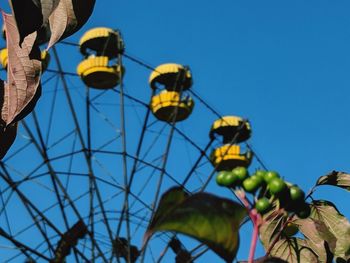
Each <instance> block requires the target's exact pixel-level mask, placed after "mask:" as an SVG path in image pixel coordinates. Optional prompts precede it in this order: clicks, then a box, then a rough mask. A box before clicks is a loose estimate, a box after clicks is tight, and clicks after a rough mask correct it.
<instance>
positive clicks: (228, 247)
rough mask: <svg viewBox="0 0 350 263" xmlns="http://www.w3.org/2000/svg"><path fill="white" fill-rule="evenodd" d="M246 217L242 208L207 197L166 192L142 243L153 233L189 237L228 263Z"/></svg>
mask: <svg viewBox="0 0 350 263" xmlns="http://www.w3.org/2000/svg"><path fill="white" fill-rule="evenodd" d="M245 216H246V210H245V208H244V207H243V206H241V205H239V204H238V203H236V202H233V201H231V200H229V199H225V198H220V197H217V196H215V195H212V194H208V193H197V194H194V195H192V196H188V194H187V193H185V192H184V191H183V190H182V189H181V188H172V189H170V190H169V191H168V192H166V193H165V194H164V195H163V196H162V198H161V200H160V203H159V206H158V208H157V211H156V213H155V216H154V218H153V220H152V221H151V223H150V225H149V227H148V229H147V232H146V234H145V238H144V239H145V240H146V241H147V240H148V239H149V238H150V237H151V236H152V235H153V234H154V233H155V232H156V231H174V232H178V233H182V234H185V235H188V236H191V237H193V238H195V239H197V240H199V241H201V242H203V243H204V244H206V245H207V246H208V247H209V248H211V249H212V250H213V251H214V252H215V253H217V254H218V255H219V256H220V257H222V258H223V259H225V260H226V261H228V262H231V261H232V260H233V259H234V257H235V256H236V252H237V249H238V244H239V235H238V229H239V226H240V224H241V222H242V220H243V219H244V218H245Z"/></svg>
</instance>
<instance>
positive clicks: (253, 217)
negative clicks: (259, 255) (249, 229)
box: [248, 209, 259, 263]
mask: <svg viewBox="0 0 350 263" xmlns="http://www.w3.org/2000/svg"><path fill="white" fill-rule="evenodd" d="M249 215H250V218H251V220H252V222H253V234H252V240H251V242H250V250H249V257H248V263H253V261H254V254H255V249H256V244H257V241H258V235H259V224H258V214H257V213H256V210H255V209H253V210H251V212H250V213H249Z"/></svg>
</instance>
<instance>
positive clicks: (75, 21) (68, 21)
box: [48, 0, 95, 49]
mask: <svg viewBox="0 0 350 263" xmlns="http://www.w3.org/2000/svg"><path fill="white" fill-rule="evenodd" d="M94 5H95V0H60V1H59V4H58V6H57V8H56V9H55V10H54V11H53V12H52V14H51V15H50V17H49V24H50V29H51V38H50V42H49V44H48V49H49V48H51V47H52V46H53V45H54V44H55V43H56V42H58V41H59V40H60V39H63V38H65V37H68V36H70V35H72V34H74V33H75V32H77V31H78V30H79V29H80V28H81V27H82V26H83V25H84V24H85V23H86V21H87V20H88V19H89V17H90V15H91V13H92V10H93V8H94Z"/></svg>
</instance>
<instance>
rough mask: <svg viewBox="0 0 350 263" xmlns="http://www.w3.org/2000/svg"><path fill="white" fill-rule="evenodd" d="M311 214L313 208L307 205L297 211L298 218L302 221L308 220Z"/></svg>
mask: <svg viewBox="0 0 350 263" xmlns="http://www.w3.org/2000/svg"><path fill="white" fill-rule="evenodd" d="M310 213H311V208H310V206H309V205H308V204H307V203H305V204H303V205H302V207H301V208H300V209H299V211H297V216H298V217H299V218H301V219H304V218H308V217H309V216H310Z"/></svg>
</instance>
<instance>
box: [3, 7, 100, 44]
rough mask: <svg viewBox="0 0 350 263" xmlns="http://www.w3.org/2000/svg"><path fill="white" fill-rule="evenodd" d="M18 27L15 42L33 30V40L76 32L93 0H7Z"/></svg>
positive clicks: (87, 15)
mask: <svg viewBox="0 0 350 263" xmlns="http://www.w3.org/2000/svg"><path fill="white" fill-rule="evenodd" d="M10 5H11V7H12V12H13V14H14V16H15V21H16V23H17V26H18V29H19V35H20V37H19V43H20V44H22V42H23V41H24V39H25V37H27V36H28V35H29V34H32V33H34V32H37V39H36V43H38V44H42V43H45V42H47V41H50V42H49V45H48V49H49V48H50V47H52V46H53V45H54V44H55V43H56V42H57V41H59V40H61V39H63V38H66V37H68V36H70V35H72V34H74V33H75V32H77V31H78V30H79V29H80V28H81V27H82V26H83V25H84V24H85V23H86V21H87V20H88V19H89V17H90V15H91V13H92V10H93V8H94V6H95V0H10Z"/></svg>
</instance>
